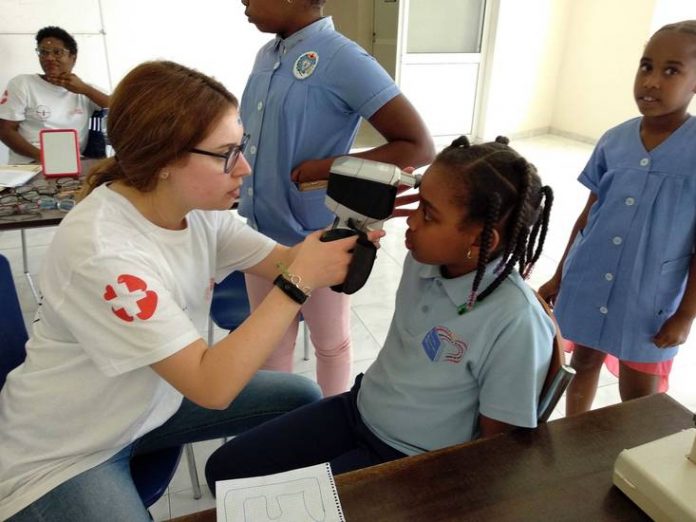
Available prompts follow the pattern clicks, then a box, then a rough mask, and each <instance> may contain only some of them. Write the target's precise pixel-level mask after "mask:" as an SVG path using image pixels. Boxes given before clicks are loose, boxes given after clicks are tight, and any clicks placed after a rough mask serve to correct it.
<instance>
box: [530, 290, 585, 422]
mask: <svg viewBox="0 0 696 522" xmlns="http://www.w3.org/2000/svg"><path fill="white" fill-rule="evenodd" d="M535 294H536V296H537V299H538V300H539V303H541V306H542V307H543V308H544V310H545V311H546V313H547V314H548V316H549V317H550V318H551V320H552V321H553V324H554V327H555V329H556V333H555V335H554V337H553V350H552V352H551V363H550V364H549V370H548V372H547V373H546V380H545V381H544V386H543V388H542V389H541V395H540V396H539V405H538V407H537V421H538V422H546V421H547V420H548V419H549V417H550V416H551V413H553V410H554V408H555V407H556V404H558V401H559V400H560V398H561V396H562V395H563V392H565V390H566V388H567V387H568V385H569V384H570V381H572V380H573V377H575V370H574V369H573V368H571V367H570V366H568V365H566V364H565V350H564V346H563V345H564V341H563V338H562V337H561V329H560V328H559V327H558V323H557V322H556V318H555V317H554V315H553V311H552V310H551V308H549V305H548V304H547V303H546V301H544V300H543V299H542V298H541V296H540V295H539V294H537V293H536V292H535Z"/></svg>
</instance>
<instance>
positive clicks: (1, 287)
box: [0, 255, 182, 507]
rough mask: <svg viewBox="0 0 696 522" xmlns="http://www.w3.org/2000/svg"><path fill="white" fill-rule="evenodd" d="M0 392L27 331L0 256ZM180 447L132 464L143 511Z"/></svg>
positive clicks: (162, 485)
mask: <svg viewBox="0 0 696 522" xmlns="http://www.w3.org/2000/svg"><path fill="white" fill-rule="evenodd" d="M0 295H1V296H2V299H0V389H2V386H4V384H5V379H6V378H7V374H8V373H10V372H11V371H12V370H14V369H15V368H16V367H17V366H19V365H20V364H22V362H24V359H25V358H26V348H25V345H26V343H27V340H28V335H27V329H26V327H25V325H24V318H23V317H22V309H21V307H20V305H19V298H18V297H17V289H16V288H15V284H14V279H13V278H12V271H11V270H10V263H9V262H8V261H7V258H6V257H5V256H3V255H0ZM181 451H182V447H181V446H177V447H174V448H166V449H163V450H159V451H155V452H152V453H148V454H144V455H139V456H137V457H134V458H133V459H132V460H131V463H130V464H131V475H132V477H133V482H134V483H135V486H136V488H137V490H138V494H139V495H140V498H141V499H142V501H143V504H144V505H145V507H150V506H151V505H152V504H154V503H155V502H156V501H157V500H158V499H159V498H160V497H161V496H162V495H163V494H164V492H165V491H166V490H167V487H168V486H169V482H170V481H171V479H172V476H173V475H174V472H175V471H176V467H177V466H178V464H179V459H180V458H181Z"/></svg>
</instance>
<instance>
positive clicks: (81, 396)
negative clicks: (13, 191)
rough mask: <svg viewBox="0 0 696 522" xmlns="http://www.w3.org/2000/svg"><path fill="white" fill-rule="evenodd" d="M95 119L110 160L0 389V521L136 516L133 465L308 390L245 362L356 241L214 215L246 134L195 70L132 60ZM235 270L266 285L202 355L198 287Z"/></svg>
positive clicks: (59, 247)
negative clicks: (300, 235) (268, 229)
mask: <svg viewBox="0 0 696 522" xmlns="http://www.w3.org/2000/svg"><path fill="white" fill-rule="evenodd" d="M108 125H109V134H110V137H111V142H112V145H113V147H114V149H115V152H116V155H115V156H114V157H111V158H108V159H105V160H103V161H102V162H100V163H99V164H98V165H97V166H96V167H95V169H94V170H92V171H91V172H90V173H89V175H88V177H87V180H86V182H87V188H86V192H87V195H86V196H85V197H84V198H83V199H82V200H81V201H80V202H79V203H78V204H77V205H76V206H75V208H74V209H73V210H71V211H70V212H69V213H68V214H67V215H66V217H65V219H63V221H62V222H61V224H60V226H59V227H58V230H57V231H56V234H55V237H54V239H53V242H52V244H51V245H50V247H49V249H48V251H47V252H46V256H45V258H44V263H43V266H42V273H41V293H42V295H43V299H42V302H41V306H40V307H39V309H38V312H37V315H36V317H35V319H34V323H33V330H32V333H31V336H30V340H29V342H28V344H27V359H26V361H25V362H24V363H23V364H22V365H21V366H20V367H18V368H17V369H16V370H14V371H12V372H11V373H10V374H9V375H8V377H7V381H6V383H5V385H4V387H3V389H2V391H0V440H1V441H2V444H0V520H6V519H8V520H10V521H12V522H19V521H30V520H31V521H35V520H51V521H59V522H60V521H71V522H74V521H81V520H85V521H93V520H99V521H107V520H118V521H121V520H124V521H125V520H127V521H129V522H137V521H143V522H145V521H148V520H150V519H149V516H148V513H147V511H146V509H145V507H144V506H143V503H142V501H141V500H140V498H139V496H138V493H137V491H136V489H135V487H134V485H133V481H132V479H131V475H130V470H129V461H130V459H131V457H132V456H134V455H139V454H143V453H148V452H152V451H155V450H158V449H162V448H166V447H171V446H178V445H181V444H184V443H187V442H195V441H201V440H208V439H215V438H221V437H224V436H230V435H235V434H237V433H239V432H241V431H243V430H245V429H247V428H250V427H252V426H255V425H258V424H260V423H261V422H263V421H265V420H269V419H271V418H273V417H275V416H277V415H279V414H282V413H285V412H287V411H290V410H293V409H295V408H297V407H299V406H302V405H304V404H307V403H309V402H313V401H315V400H317V399H318V398H319V397H320V392H319V389H318V388H317V386H316V385H315V384H314V383H313V382H312V381H310V380H309V379H306V378H304V377H302V376H299V375H293V374H287V373H275V372H263V371H262V372H257V370H258V369H259V368H260V366H261V365H262V364H263V362H264V361H265V360H266V358H267V357H268V355H269V354H270V353H271V351H272V350H273V349H274V347H275V346H276V344H277V343H278V342H279V340H280V338H281V337H282V335H283V333H284V332H285V330H287V328H288V326H289V325H290V323H291V322H292V321H293V319H294V317H295V316H296V315H297V313H298V312H299V310H300V306H301V303H303V302H304V301H305V300H306V299H307V296H308V295H309V294H310V293H311V292H312V291H313V290H314V289H318V288H321V287H324V286H329V285H332V284H337V283H340V282H342V281H343V279H344V277H345V274H346V273H347V267H348V264H349V261H350V258H351V254H350V250H351V249H352V248H353V247H354V244H355V240H354V238H349V239H346V240H341V241H335V242H330V243H324V242H321V241H320V240H319V234H318V233H317V234H312V235H310V236H309V237H308V238H307V239H306V240H305V241H304V242H302V243H301V244H299V245H297V246H295V247H293V248H287V247H284V246H282V245H279V244H277V243H276V242H275V241H273V240H271V239H269V238H267V237H265V236H263V235H261V234H260V233H258V232H256V231H255V230H253V229H252V228H250V227H248V226H246V225H245V224H244V223H243V222H242V221H241V220H239V219H237V218H236V217H234V216H233V214H232V213H231V212H230V211H228V210H227V209H229V208H230V206H231V205H232V202H233V201H234V200H235V199H236V198H237V197H238V195H239V188H240V185H241V181H242V178H243V177H244V176H247V175H248V174H249V164H248V163H247V161H246V159H245V157H244V155H243V152H244V146H245V143H246V142H245V138H244V130H243V128H242V125H241V121H240V119H239V113H238V106H237V100H236V99H235V97H234V96H233V95H232V94H230V93H229V92H228V91H227V90H226V89H225V87H224V86H223V85H222V84H220V83H218V82H217V81H215V80H213V79H211V78H209V77H207V76H205V75H203V74H201V73H199V72H197V71H195V70H192V69H189V68H186V67H184V66H181V65H178V64H175V63H172V62H148V63H144V64H141V65H139V66H138V67H136V68H135V69H133V70H132V71H131V72H129V73H128V74H127V75H126V76H125V78H124V79H123V80H122V81H121V83H120V84H119V85H118V87H117V88H116V90H115V91H114V94H113V97H112V104H111V107H110V115H109V124H108ZM382 235H383V234H382V233H373V234H371V235H370V238H371V240H373V241H376V240H377V239H378V238H379V237H381V236H382ZM234 270H241V271H244V272H246V273H252V274H255V275H256V276H258V277H261V278H264V279H267V280H269V281H275V284H274V289H273V290H272V291H271V292H270V293H269V294H268V296H267V297H266V299H265V300H264V302H263V303H262V304H261V305H260V306H258V307H257V309H256V310H255V311H254V312H253V313H252V314H251V316H250V317H249V318H248V319H247V320H246V321H245V322H244V323H243V324H242V325H241V326H240V327H239V328H238V329H236V330H235V331H233V332H232V333H230V334H229V335H227V336H225V337H224V338H223V339H222V340H220V341H218V342H217V343H215V344H214V345H212V346H208V345H207V344H206V342H205V341H204V340H203V338H202V335H201V332H202V331H205V329H206V325H207V320H208V312H209V308H210V300H211V294H212V288H213V284H214V283H215V281H220V280H222V279H223V278H224V277H226V276H227V275H228V274H229V273H231V272H232V271H234Z"/></svg>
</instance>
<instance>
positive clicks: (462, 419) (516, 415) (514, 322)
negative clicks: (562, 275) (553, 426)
mask: <svg viewBox="0 0 696 522" xmlns="http://www.w3.org/2000/svg"><path fill="white" fill-rule="evenodd" d="M496 264H497V261H495V262H493V263H491V264H489V266H488V272H487V274H486V276H484V279H483V281H482V283H481V289H483V288H485V287H486V286H487V285H488V284H490V283H491V281H492V280H493V279H494V278H495V275H494V274H493V273H492V272H493V269H494V268H495V265H496ZM474 276H475V273H474V272H472V273H470V274H466V275H464V276H461V277H458V278H455V279H446V278H444V277H442V275H441V274H440V268H439V267H437V266H433V265H424V264H421V263H418V262H417V261H415V260H414V259H413V257H412V256H411V255H410V254H409V255H408V256H407V257H406V261H405V262H404V270H403V275H402V277H401V283H400V284H399V290H398V291H397V294H396V307H395V313H394V318H393V319H392V324H391V326H390V328H389V333H388V334H387V339H386V341H385V342H384V347H383V348H382V350H381V351H380V353H379V355H378V357H377V359H376V360H375V362H374V363H373V364H372V366H370V368H369V369H368V370H367V372H366V373H365V376H364V377H363V380H362V384H361V386H360V391H359V395H358V409H359V410H360V414H361V416H362V418H363V420H364V422H365V424H366V425H367V426H368V427H369V428H370V430H371V431H372V432H373V433H374V434H375V435H377V436H378V437H379V438H380V439H382V440H383V441H384V442H386V443H387V444H389V445H390V446H392V447H394V448H396V449H397V450H399V451H401V452H403V453H406V454H408V455H413V454H416V453H422V452H423V451H430V450H434V449H438V448H443V447H446V446H451V445H453V444H458V443H461V442H466V441H468V440H471V439H473V438H476V437H477V436H478V420H479V413H480V414H483V415H486V416H487V417H490V418H493V419H496V420H499V421H502V422H507V423H509V424H513V425H516V426H526V427H535V426H536V422H537V403H538V400H539V394H540V392H541V388H542V386H543V384H544V379H545V378H546V374H547V372H548V368H549V363H550V360H551V350H552V346H553V336H554V331H555V327H554V325H553V323H552V321H551V319H550V318H549V316H548V315H547V314H546V312H544V310H543V309H542V307H541V305H540V304H539V301H538V300H537V298H536V296H535V295H534V293H533V292H532V291H531V289H530V288H529V287H528V286H527V284H526V283H525V282H524V281H523V280H522V278H521V277H520V275H519V273H517V272H513V273H512V274H510V275H509V276H508V277H507V278H506V279H505V280H504V281H503V282H502V283H501V284H500V286H498V288H496V289H495V291H494V292H493V293H492V294H491V295H489V296H488V297H486V299H484V300H483V301H482V302H480V303H477V304H476V306H475V307H474V308H473V309H472V310H470V311H468V312H466V313H465V314H463V315H459V314H458V312H457V306H458V305H460V304H462V303H463V302H465V301H466V299H467V297H468V296H469V292H470V291H471V284H472V282H473V279H474Z"/></svg>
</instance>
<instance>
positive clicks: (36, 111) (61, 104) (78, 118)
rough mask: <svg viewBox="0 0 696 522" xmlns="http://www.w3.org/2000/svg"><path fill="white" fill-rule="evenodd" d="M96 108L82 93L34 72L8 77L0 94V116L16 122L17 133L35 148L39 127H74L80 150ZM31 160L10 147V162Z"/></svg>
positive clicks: (18, 162)
mask: <svg viewBox="0 0 696 522" xmlns="http://www.w3.org/2000/svg"><path fill="white" fill-rule="evenodd" d="M96 109H99V107H98V106H97V105H96V104H95V103H94V102H93V101H92V100H90V99H89V98H88V97H87V96H85V95H84V94H75V93H74V92H70V91H68V90H67V89H65V88H63V87H59V86H58V85H53V84H52V83H49V82H47V81H46V80H43V79H42V78H41V76H39V75H38V74H21V75H19V76H16V77H14V78H12V80H10V82H9V83H8V85H7V90H6V91H5V93H3V95H2V96H0V119H3V120H8V121H17V122H19V134H20V135H21V136H22V137H23V138H24V139H25V140H27V141H28V142H29V143H31V144H32V145H34V146H35V147H38V146H39V132H40V131H41V130H42V129H75V130H76V131H77V133H78V135H79V138H80V150H84V149H85V147H86V146H87V137H88V134H89V129H88V125H89V118H90V116H91V115H92V113H93V112H94V111H95V110H96ZM32 161H33V159H32V158H29V157H27V156H22V155H21V154H17V153H16V152H14V151H13V150H12V149H10V157H9V162H10V164H22V163H31V162H32Z"/></svg>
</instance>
